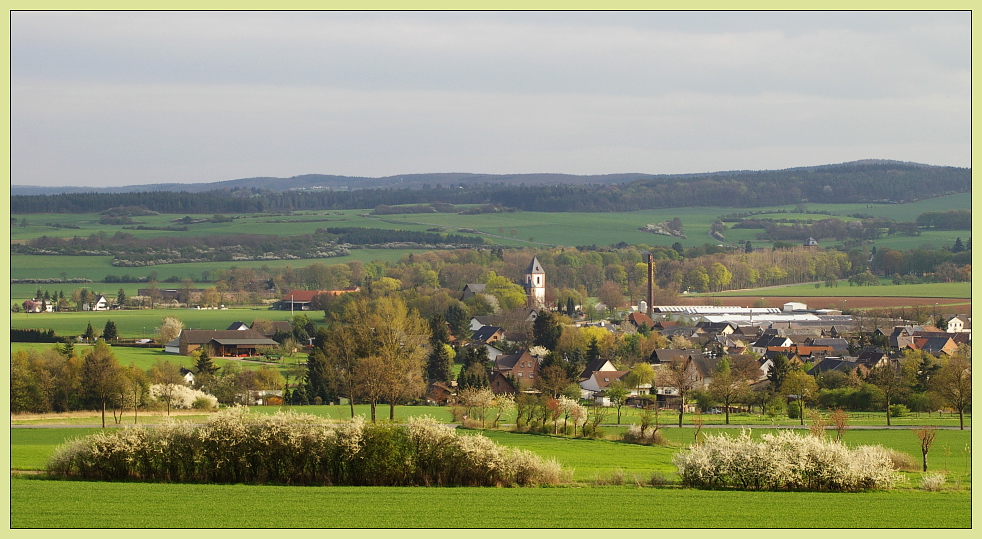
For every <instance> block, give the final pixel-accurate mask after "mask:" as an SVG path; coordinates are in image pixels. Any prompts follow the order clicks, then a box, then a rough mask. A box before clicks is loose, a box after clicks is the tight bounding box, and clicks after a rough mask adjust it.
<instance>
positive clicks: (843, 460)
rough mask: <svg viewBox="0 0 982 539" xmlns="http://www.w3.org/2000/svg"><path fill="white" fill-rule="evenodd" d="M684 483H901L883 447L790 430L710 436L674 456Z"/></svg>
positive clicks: (814, 486) (826, 486)
mask: <svg viewBox="0 0 982 539" xmlns="http://www.w3.org/2000/svg"><path fill="white" fill-rule="evenodd" d="M673 462H674V464H675V467H676V469H677V470H678V474H679V477H680V478H681V480H682V484H684V485H687V486H693V487H700V488H742V489H763V490H774V489H807V490H835V491H856V490H863V489H877V488H889V487H891V486H893V485H894V484H896V482H897V481H899V480H900V476H899V474H897V473H896V472H894V471H893V465H892V462H891V460H890V456H889V453H888V452H887V450H885V449H884V448H883V447H881V446H859V447H857V448H855V449H849V448H848V447H846V446H845V445H843V444H841V443H839V442H835V441H828V440H825V439H822V438H817V437H815V436H801V435H798V434H795V433H794V432H791V431H785V432H781V433H779V434H765V435H763V436H761V437H760V440H753V439H751V437H750V432H748V431H742V432H741V433H740V435H739V436H735V437H731V436H728V435H726V434H718V435H709V436H707V437H706V439H705V440H704V441H703V442H702V443H701V444H699V445H696V446H693V447H691V448H689V449H688V450H686V451H682V452H679V453H677V454H676V455H675V457H674V458H673Z"/></svg>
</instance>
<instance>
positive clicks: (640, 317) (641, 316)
mask: <svg viewBox="0 0 982 539" xmlns="http://www.w3.org/2000/svg"><path fill="white" fill-rule="evenodd" d="M627 321H628V322H630V323H632V324H634V325H635V326H648V327H649V328H653V327H655V322H654V321H653V320H652V319H651V317H650V316H648V315H647V314H646V313H631V314H629V315H627Z"/></svg>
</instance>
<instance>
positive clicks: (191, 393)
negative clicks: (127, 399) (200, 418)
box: [150, 384, 218, 410]
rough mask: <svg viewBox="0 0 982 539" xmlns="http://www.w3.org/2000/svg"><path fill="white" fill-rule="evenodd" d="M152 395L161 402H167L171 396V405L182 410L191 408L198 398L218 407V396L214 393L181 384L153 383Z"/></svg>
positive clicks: (212, 406)
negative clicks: (210, 393)
mask: <svg viewBox="0 0 982 539" xmlns="http://www.w3.org/2000/svg"><path fill="white" fill-rule="evenodd" d="M168 393H169V396H168ZM150 397H151V398H152V399H154V400H156V401H158V402H161V403H166V402H167V399H168V398H169V399H170V407H171V408H177V409H181V410H189V409H191V408H192V407H193V406H194V404H195V401H197V400H198V399H203V401H204V402H206V403H207V404H208V406H207V407H208V408H211V409H216V408H218V398H217V397H215V396H214V395H209V394H208V393H205V392H204V391H201V390H200V389H194V388H190V387H188V386H185V385H181V384H153V385H151V386H150Z"/></svg>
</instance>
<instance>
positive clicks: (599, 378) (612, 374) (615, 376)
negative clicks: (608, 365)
mask: <svg viewBox="0 0 982 539" xmlns="http://www.w3.org/2000/svg"><path fill="white" fill-rule="evenodd" d="M629 372H631V371H597V372H595V373H593V376H591V377H590V378H592V379H593V380H594V381H595V382H596V384H597V387H599V388H600V389H604V388H606V387H607V386H609V385H610V384H611V382H615V381H617V380H620V379H621V378H623V377H624V375H626V374H628V373H629Z"/></svg>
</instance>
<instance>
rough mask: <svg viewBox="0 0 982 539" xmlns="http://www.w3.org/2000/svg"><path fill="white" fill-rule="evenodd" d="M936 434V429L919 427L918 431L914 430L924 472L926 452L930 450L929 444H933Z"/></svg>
mask: <svg viewBox="0 0 982 539" xmlns="http://www.w3.org/2000/svg"><path fill="white" fill-rule="evenodd" d="M937 433H938V427H935V426H933V425H932V426H929V427H921V428H919V429H914V435H916V436H917V439H918V440H920V441H921V457H922V458H923V460H924V470H923V471H925V472H926V471H927V452H928V451H930V450H931V444H933V443H934V436H935V435H936V434H937Z"/></svg>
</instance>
